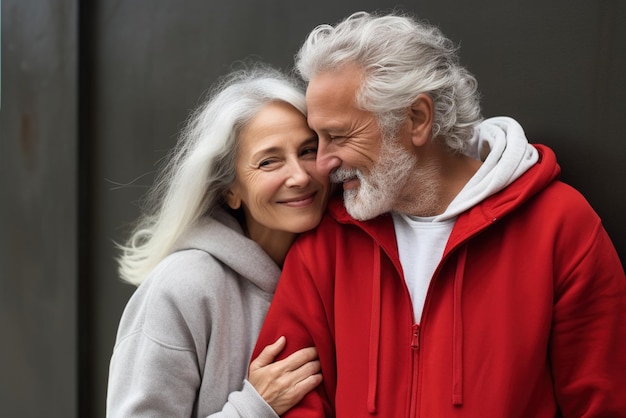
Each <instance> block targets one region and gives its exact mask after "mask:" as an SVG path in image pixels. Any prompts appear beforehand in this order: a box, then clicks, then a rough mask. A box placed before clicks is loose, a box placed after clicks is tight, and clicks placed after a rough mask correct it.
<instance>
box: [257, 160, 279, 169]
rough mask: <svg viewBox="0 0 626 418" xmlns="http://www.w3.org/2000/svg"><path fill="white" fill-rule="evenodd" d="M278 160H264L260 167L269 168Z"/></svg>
mask: <svg viewBox="0 0 626 418" xmlns="http://www.w3.org/2000/svg"><path fill="white" fill-rule="evenodd" d="M275 162H276V161H274V160H263V161H261V162H260V163H259V168H267V167H270V166H271V165H272V164H274V163H275Z"/></svg>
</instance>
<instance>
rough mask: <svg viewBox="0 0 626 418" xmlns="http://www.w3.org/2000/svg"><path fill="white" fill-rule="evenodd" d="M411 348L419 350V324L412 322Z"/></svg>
mask: <svg viewBox="0 0 626 418" xmlns="http://www.w3.org/2000/svg"><path fill="white" fill-rule="evenodd" d="M411 348H412V349H413V350H419V348H420V326H419V324H413V333H412V335H411Z"/></svg>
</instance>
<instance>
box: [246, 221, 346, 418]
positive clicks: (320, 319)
mask: <svg viewBox="0 0 626 418" xmlns="http://www.w3.org/2000/svg"><path fill="white" fill-rule="evenodd" d="M320 229H321V227H320ZM318 233H321V231H319V230H318ZM317 247H318V248H316V246H315V245H314V244H313V242H312V240H311V236H307V237H300V238H299V240H298V241H297V242H296V243H295V244H294V246H293V247H292V249H291V250H290V252H289V254H288V256H287V259H286V260H285V264H284V266H283V272H282V275H281V278H280V280H279V283H278V287H277V289H276V293H275V295H274V299H273V300H272V304H271V305H270V309H269V311H268V313H267V316H266V318H265V322H264V325H263V328H262V329H261V333H260V335H259V338H258V340H257V344H256V347H255V349H254V352H253V354H252V358H253V359H254V358H256V357H257V356H258V354H259V353H260V352H261V350H262V349H263V348H264V347H265V346H266V345H268V344H271V343H273V342H274V341H276V339H278V338H279V337H280V336H281V335H284V336H285V337H286V338H287V345H286V347H285V350H283V352H282V353H281V355H280V357H279V358H280V359H282V358H285V357H287V356H288V355H289V354H291V353H293V352H295V351H297V350H299V349H301V348H304V347H311V346H315V347H317V350H318V354H319V358H320V363H321V368H322V376H323V383H322V384H321V385H320V386H318V388H317V389H316V390H314V391H312V392H310V393H309V394H308V395H307V396H306V397H305V398H304V399H303V400H302V401H301V402H300V403H299V404H298V405H296V406H295V407H293V408H292V409H291V410H290V411H288V412H287V413H286V414H285V415H283V416H284V417H297V418H307V417H315V418H319V417H334V393H335V387H336V382H335V380H336V367H335V344H334V328H333V323H334V321H333V315H334V309H333V298H332V295H333V292H332V289H333V282H334V272H333V271H332V270H333V269H332V265H333V259H334V254H332V253H331V252H332V247H333V245H330V246H328V245H318V246H317ZM320 251H322V252H323V253H322V252H320Z"/></svg>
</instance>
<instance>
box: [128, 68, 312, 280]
mask: <svg viewBox="0 0 626 418" xmlns="http://www.w3.org/2000/svg"><path fill="white" fill-rule="evenodd" d="M275 101H280V102H285V103H288V104H290V105H292V106H293V107H294V108H296V109H298V110H299V111H300V112H302V114H303V115H306V101H305V97H304V88H303V86H302V85H301V83H300V82H299V81H297V80H296V79H295V78H292V77H290V76H288V75H286V74H283V73H282V72H281V71H278V70H276V69H273V68H271V67H269V66H267V65H264V64H255V65H252V66H250V65H248V66H247V67H246V68H244V69H239V70H236V71H233V72H232V73H230V74H229V75H227V76H225V77H223V78H222V79H221V80H220V81H219V82H218V83H216V84H215V86H214V87H213V88H212V90H211V94H210V96H209V98H208V100H207V101H206V102H205V103H204V104H203V105H201V106H200V107H199V108H198V109H197V110H196V111H195V112H194V113H193V114H192V115H191V117H190V119H189V120H188V122H187V125H186V127H185V129H184V130H183V131H182V134H181V136H180V139H179V141H178V144H177V145H176V147H175V148H174V149H173V150H172V152H171V153H170V155H169V158H168V159H167V163H166V165H164V167H163V169H162V170H161V171H159V173H158V174H157V177H156V180H155V183H154V185H153V186H152V188H151V189H150V191H149V192H148V194H147V195H146V198H145V200H144V202H143V203H144V205H143V211H142V215H141V216H140V217H139V219H138V220H137V223H136V226H135V228H134V230H133V232H132V234H131V235H130V238H129V239H128V241H127V242H126V244H125V245H119V248H120V249H121V251H122V254H121V256H120V257H119V258H118V263H119V273H120V276H121V278H122V279H123V280H125V281H127V282H129V283H132V284H135V285H139V284H141V282H142V281H143V280H144V278H145V277H146V275H147V274H148V273H149V272H150V271H151V270H152V269H153V268H154V267H155V266H156V264H157V263H158V262H159V261H161V260H162V259H163V258H164V257H165V256H166V255H167V254H168V253H169V252H170V251H171V249H172V246H173V245H174V243H175V242H176V241H177V240H178V239H179V238H180V237H181V235H182V234H183V233H184V232H185V231H186V230H187V229H188V228H189V227H190V226H191V225H193V224H194V223H195V222H196V221H197V220H198V219H199V218H200V217H201V216H203V215H205V214H210V213H211V212H212V211H213V209H215V208H216V207H217V206H219V205H221V204H223V203H224V201H223V198H224V193H225V192H226V190H227V189H228V188H229V187H230V185H231V184H232V183H233V181H234V180H235V176H236V171H235V160H236V156H237V148H238V142H239V141H238V137H239V134H240V132H241V130H242V128H244V127H245V125H246V124H247V123H248V122H249V121H250V120H251V119H252V118H253V117H254V115H256V114H257V113H258V112H259V111H260V110H261V108H263V107H264V106H265V105H266V104H268V103H270V102H275Z"/></svg>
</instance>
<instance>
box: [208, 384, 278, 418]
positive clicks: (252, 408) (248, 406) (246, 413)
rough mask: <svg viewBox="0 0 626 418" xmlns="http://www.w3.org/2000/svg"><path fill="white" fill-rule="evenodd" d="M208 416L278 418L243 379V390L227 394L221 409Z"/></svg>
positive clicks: (221, 417) (222, 417)
mask: <svg viewBox="0 0 626 418" xmlns="http://www.w3.org/2000/svg"><path fill="white" fill-rule="evenodd" d="M208 418H278V415H277V414H276V412H274V410H273V409H272V408H271V407H270V406H269V405H268V404H267V403H266V402H265V400H263V398H262V397H261V395H259V393H258V392H257V391H256V390H255V389H254V386H252V385H251V384H250V382H248V381H247V380H245V381H244V385H243V390H241V391H238V392H232V393H231V394H230V395H228V401H227V402H226V405H224V408H223V409H222V411H221V412H216V413H215V414H211V415H209V417H208Z"/></svg>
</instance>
